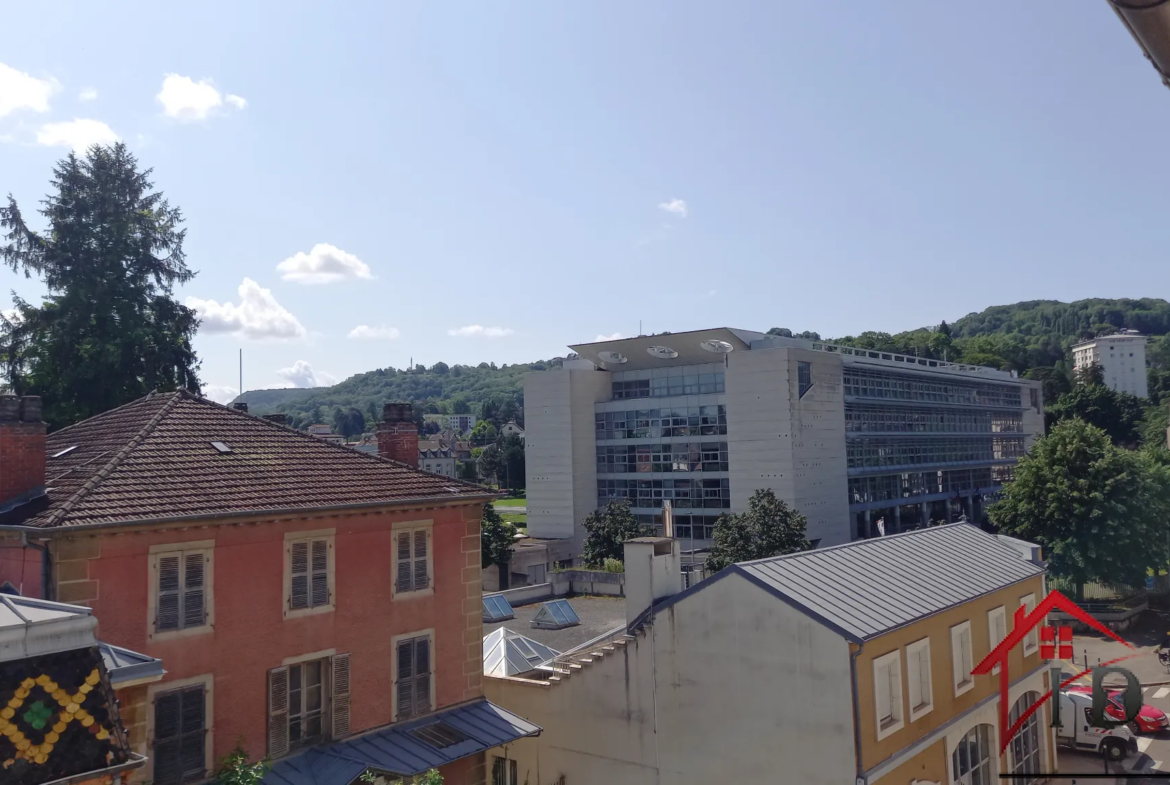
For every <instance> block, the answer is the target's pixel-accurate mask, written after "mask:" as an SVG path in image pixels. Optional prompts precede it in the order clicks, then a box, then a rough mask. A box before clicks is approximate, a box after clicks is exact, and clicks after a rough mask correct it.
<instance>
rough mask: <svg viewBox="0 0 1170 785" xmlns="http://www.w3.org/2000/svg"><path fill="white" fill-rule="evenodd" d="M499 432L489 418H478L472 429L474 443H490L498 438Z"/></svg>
mask: <svg viewBox="0 0 1170 785" xmlns="http://www.w3.org/2000/svg"><path fill="white" fill-rule="evenodd" d="M498 435H499V432H498V431H496V426H494V425H492V423H491V422H490V421H489V420H477V421H476V423H475V427H474V428H472V429H471V442H472V444H480V445H482V444H489V443H491V442H494V441H495V440H496V437H497V436H498Z"/></svg>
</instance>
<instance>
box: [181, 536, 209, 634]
mask: <svg viewBox="0 0 1170 785" xmlns="http://www.w3.org/2000/svg"><path fill="white" fill-rule="evenodd" d="M205 558H206V557H205V556H204V554H203V552H202V551H199V552H197V553H186V554H183V627H200V626H202V625H203V623H204V622H205V621H206V620H207V617H206V611H205V606H206V603H205V602H204V596H205V595H204V588H203V584H204V574H203V573H204V570H203V566H204V564H205Z"/></svg>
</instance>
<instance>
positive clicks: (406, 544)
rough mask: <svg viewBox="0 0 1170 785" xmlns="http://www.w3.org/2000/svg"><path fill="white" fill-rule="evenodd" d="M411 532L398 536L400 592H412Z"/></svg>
mask: <svg viewBox="0 0 1170 785" xmlns="http://www.w3.org/2000/svg"><path fill="white" fill-rule="evenodd" d="M410 566H411V562H410V532H402V533H401V534H399V535H398V579H397V583H398V586H397V588H398V591H410V590H411V579H410V578H411V575H410Z"/></svg>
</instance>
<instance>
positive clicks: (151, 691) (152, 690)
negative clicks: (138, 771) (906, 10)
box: [142, 673, 215, 782]
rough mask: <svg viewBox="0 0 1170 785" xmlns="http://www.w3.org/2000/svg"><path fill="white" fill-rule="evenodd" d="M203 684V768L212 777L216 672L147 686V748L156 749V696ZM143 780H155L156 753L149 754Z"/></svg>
mask: <svg viewBox="0 0 1170 785" xmlns="http://www.w3.org/2000/svg"><path fill="white" fill-rule="evenodd" d="M198 684H202V685H203V724H204V726H205V728H204V738H203V768H204V769H205V770H206V771H207V776H208V777H210V776H211V774H212V772H214V771H215V702H214V698H215V691H214V689H213V687H214V686H215V674H212V673H204V674H203V675H202V676H192V677H190V678H188V679H176V680H174V681H160V682H155V683H153V684H149V685H147V687H146V749H147V750H148V751H153V750H154V698H155V696H156V695H157V694H158V693H160V692H170V691H171V690H181V689H183V688H185V687H194V686H196V685H198ZM142 773H143V778H142V779H143V781H144V782H151V781H153V780H154V755H151V754H148V756H147V760H146V767H145V768H144V769H143V772H142Z"/></svg>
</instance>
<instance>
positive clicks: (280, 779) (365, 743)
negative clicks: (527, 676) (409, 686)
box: [264, 700, 540, 785]
mask: <svg viewBox="0 0 1170 785" xmlns="http://www.w3.org/2000/svg"><path fill="white" fill-rule="evenodd" d="M435 722H444V723H446V724H447V725H450V726H451V727H452V728H455V729H456V730H458V731H459V732H461V733H462V734H463V735H464V736H466V738H465V739H464V740H462V741H460V742H458V743H456V744H454V745H452V746H450V747H443V748H441V749H439V748H436V747H433V746H431V745H430V744H427V743H426V742H423V741H420V740H419V739H417V738H415V737H414V736H412V735H411V733H410V732H411V731H413V730H417V729H418V728H421V727H423V726H425V725H430V724H432V723H435ZM538 735H540V728H539V727H538V726H536V725H533V724H532V723H531V722H528V721H527V720H525V719H523V718H522V717H519V716H517V715H515V714H513V713H512V712H510V711H508V710H506V709H502V708H500V707H499V706H496V705H495V704H494V703H491V702H490V701H486V700H479V701H475V702H474V703H467V704H464V705H462V706H456V707H455V708H452V709H447V710H446V711H440V712H437V713H435V714H431V715H428V716H426V717H423V718H420V719H417V720H413V721H411V722H400V723H397V724H395V725H391V726H390V727H388V728H383V729H382V730H377V731H373V732H371V733H367V734H365V735H362V736H358V737H356V738H353V739H350V740H348V741H342V742H338V743H336V744H330V745H329V746H326V747H315V748H313V749H311V750H309V751H307V752H306V753H304V754H303V755H298V756H296V757H293V758H286V759H284V760H281V761H277V763H276V765H275V766H273V767H272V770H271V771H269V772H268V774H267V775H265V777H264V782H265V784H266V785H349V784H350V783H351V782H353V781H354V780H355V779H357V777H358V776H359V775H360V774H361V773H362V772H363V771H365V770H366V769H372V770H374V771H378V772H387V773H389V774H396V775H399V776H404V777H405V776H412V775H415V774H422V773H423V772H426V771H429V770H430V769H434V768H438V767H440V766H443V765H446V764H448V763H451V762H452V761H456V760H459V759H460V758H466V757H467V756H468V755H474V754H475V753H477V752H483V751H484V750H489V749H491V748H492V747H499V746H500V745H502V744H508V743H510V742H513V741H515V740H516V739H521V738H524V737H525V736H538Z"/></svg>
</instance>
